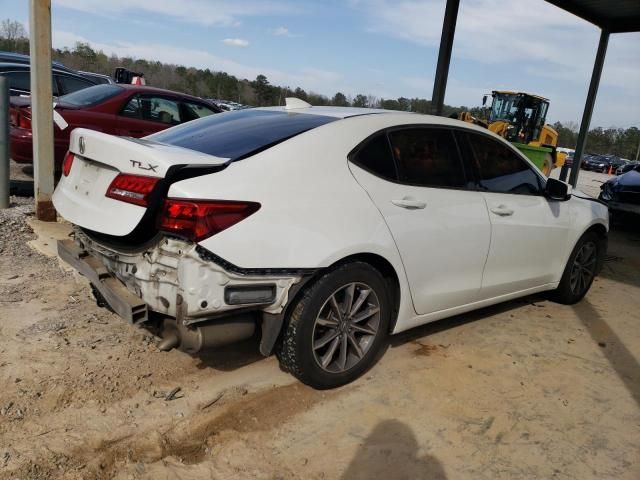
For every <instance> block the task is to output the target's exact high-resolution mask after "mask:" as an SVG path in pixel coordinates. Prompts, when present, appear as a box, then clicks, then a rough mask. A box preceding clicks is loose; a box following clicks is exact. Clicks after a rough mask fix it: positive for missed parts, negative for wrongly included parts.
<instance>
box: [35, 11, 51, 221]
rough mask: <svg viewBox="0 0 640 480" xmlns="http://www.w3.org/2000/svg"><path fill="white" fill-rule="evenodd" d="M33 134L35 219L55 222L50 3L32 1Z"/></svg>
mask: <svg viewBox="0 0 640 480" xmlns="http://www.w3.org/2000/svg"><path fill="white" fill-rule="evenodd" d="M29 19H30V23H29V37H30V47H29V48H30V52H31V131H32V132H33V181H34V185H33V190H34V196H35V202H36V218H37V219H38V220H44V221H47V222H55V221H56V211H55V209H54V208H53V203H52V202H51V196H52V195H53V188H54V185H53V172H54V154H53V103H52V102H53V95H52V91H51V78H52V77H51V0H30V2H29Z"/></svg>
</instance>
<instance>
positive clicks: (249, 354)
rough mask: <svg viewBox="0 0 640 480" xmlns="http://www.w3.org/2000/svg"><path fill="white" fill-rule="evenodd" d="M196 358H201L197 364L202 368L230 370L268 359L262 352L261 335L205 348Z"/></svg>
mask: <svg viewBox="0 0 640 480" xmlns="http://www.w3.org/2000/svg"><path fill="white" fill-rule="evenodd" d="M195 358H197V359H198V360H200V363H199V364H198V365H197V367H198V368H200V369H205V368H213V369H215V370H221V371H223V372H229V371H232V370H237V369H239V368H242V367H245V366H247V365H251V364H253V363H257V362H259V361H261V360H266V358H267V357H265V356H264V355H262V354H261V353H260V337H259V336H258V335H254V336H253V337H252V338H250V339H248V340H244V341H242V342H238V343H233V344H231V345H227V346H225V347H220V348H216V349H209V350H204V351H202V352H199V353H198V354H196V356H195Z"/></svg>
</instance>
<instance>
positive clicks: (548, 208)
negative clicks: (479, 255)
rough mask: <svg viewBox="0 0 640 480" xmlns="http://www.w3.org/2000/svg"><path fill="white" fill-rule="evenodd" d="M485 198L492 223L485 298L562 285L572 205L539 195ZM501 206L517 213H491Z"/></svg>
mask: <svg viewBox="0 0 640 480" xmlns="http://www.w3.org/2000/svg"><path fill="white" fill-rule="evenodd" d="M482 195H483V196H484V197H485V199H486V202H487V207H488V210H489V218H490V219H491V248H490V250H489V257H488V258H487V264H486V266H485V268H484V276H483V281H482V297H483V298H491V297H497V296H500V295H505V294H508V293H509V292H513V291H514V290H515V291H518V290H525V289H528V288H533V287H537V286H539V285H544V284H547V283H553V282H559V281H560V276H561V275H562V270H563V269H564V261H563V260H564V252H565V251H566V246H567V243H568V240H569V231H570V228H571V224H572V218H571V207H570V204H569V202H553V201H549V200H548V199H547V198H546V197H544V196H541V195H514V194H507V193H488V192H483V193H482ZM500 208H503V209H506V210H508V211H511V212H513V213H512V214H510V215H500V214H496V213H494V212H493V210H495V211H498V212H499V211H501V210H500ZM532 259H536V261H532Z"/></svg>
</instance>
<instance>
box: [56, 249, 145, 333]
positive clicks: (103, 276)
mask: <svg viewBox="0 0 640 480" xmlns="http://www.w3.org/2000/svg"><path fill="white" fill-rule="evenodd" d="M58 255H59V256H60V258H61V259H62V260H64V261H65V262H67V263H68V264H69V265H71V266H72V267H73V268H75V269H76V270H77V271H78V272H80V273H81V274H82V275H84V276H85V277H87V279H88V280H89V281H90V282H91V284H92V285H93V287H94V288H95V289H96V290H97V291H98V292H99V293H100V295H102V297H103V298H104V300H105V301H106V302H107V303H108V304H109V306H110V307H111V308H112V309H113V310H114V312H116V313H117V314H118V315H120V316H121V317H122V318H124V319H125V320H127V321H128V322H130V323H139V322H144V321H146V320H147V319H148V316H147V304H146V303H144V302H143V301H142V300H141V299H140V298H139V297H137V296H135V295H134V294H132V293H131V292H129V290H127V288H126V287H125V286H124V285H123V284H122V283H121V282H120V281H118V280H117V279H116V278H114V277H113V276H112V275H111V274H110V273H109V272H108V271H107V269H106V268H105V267H104V265H103V264H102V262H100V260H98V259H97V258H95V257H93V256H91V255H89V254H88V253H87V252H86V251H85V250H82V249H81V248H79V247H78V246H77V245H76V244H75V243H74V242H73V241H72V240H59V241H58Z"/></svg>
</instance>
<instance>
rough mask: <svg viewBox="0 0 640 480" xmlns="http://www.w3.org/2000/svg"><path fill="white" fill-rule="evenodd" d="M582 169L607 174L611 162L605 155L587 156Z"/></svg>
mask: <svg viewBox="0 0 640 480" xmlns="http://www.w3.org/2000/svg"><path fill="white" fill-rule="evenodd" d="M582 168H583V169H585V170H591V171H594V172H606V171H607V170H608V168H609V160H608V159H607V158H605V157H604V156H603V155H585V158H584V159H583V160H582Z"/></svg>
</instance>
